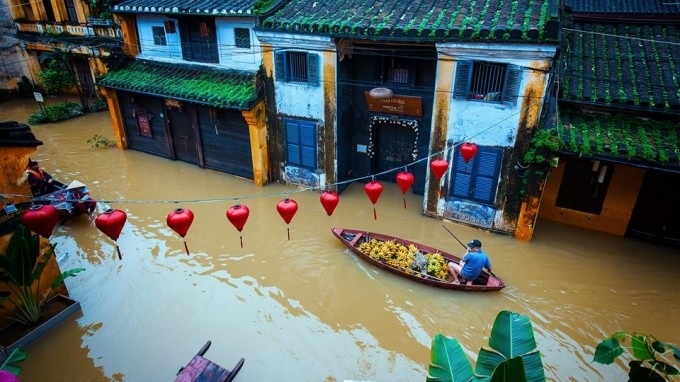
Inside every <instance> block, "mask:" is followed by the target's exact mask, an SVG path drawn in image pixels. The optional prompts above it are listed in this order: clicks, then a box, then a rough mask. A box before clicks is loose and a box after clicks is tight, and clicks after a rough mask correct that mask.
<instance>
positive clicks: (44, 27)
mask: <svg viewBox="0 0 680 382" xmlns="http://www.w3.org/2000/svg"><path fill="white" fill-rule="evenodd" d="M91 20H101V21H102V23H101V24H100V23H97V22H92V21H91ZM103 20H106V23H103V22H104V21H103ZM14 25H15V27H16V29H17V31H18V32H20V33H35V34H61V33H68V34H70V35H72V36H106V37H114V38H122V37H123V32H122V31H121V30H120V26H119V25H118V24H116V23H114V22H113V20H111V19H88V23H87V24H71V23H58V22H53V21H16V22H15V23H14Z"/></svg>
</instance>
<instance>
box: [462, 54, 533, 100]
mask: <svg viewBox="0 0 680 382" xmlns="http://www.w3.org/2000/svg"><path fill="white" fill-rule="evenodd" d="M494 66H504V68H505V69H504V71H505V73H504V75H503V80H502V81H503V84H502V85H501V86H500V91H498V92H491V93H500V94H498V95H499V98H500V99H486V98H487V97H488V94H491V93H487V96H485V97H483V98H481V99H480V98H474V97H471V94H472V90H473V89H472V86H473V84H472V80H473V77H474V75H475V73H476V71H475V69H476V70H477V72H478V71H481V70H482V68H486V67H494ZM454 77H455V84H454V91H453V96H454V98H458V99H465V100H468V101H475V102H485V103H494V104H506V105H517V99H518V98H519V85H520V82H521V81H522V71H521V68H520V67H519V66H517V65H512V64H507V63H501V62H490V61H471V60H461V61H456V69H455V76H454Z"/></svg>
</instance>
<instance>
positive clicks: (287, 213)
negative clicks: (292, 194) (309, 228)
mask: <svg viewBox="0 0 680 382" xmlns="http://www.w3.org/2000/svg"><path fill="white" fill-rule="evenodd" d="M276 210H277V211H278V212H279V215H281V218H282V219H283V221H285V222H286V224H288V223H290V221H291V220H293V216H295V213H296V212H297V210H298V204H297V202H296V201H295V200H293V199H290V198H285V199H283V200H282V201H280V202H278V203H277V204H276ZM287 230H288V240H290V229H289V228H287Z"/></svg>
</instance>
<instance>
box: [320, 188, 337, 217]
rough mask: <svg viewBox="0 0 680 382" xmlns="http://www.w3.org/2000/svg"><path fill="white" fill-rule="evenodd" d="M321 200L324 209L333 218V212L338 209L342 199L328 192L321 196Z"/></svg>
mask: <svg viewBox="0 0 680 382" xmlns="http://www.w3.org/2000/svg"><path fill="white" fill-rule="evenodd" d="M320 200H321V205H322V206H323V209H324V210H326V213H327V214H328V216H331V215H333V211H335V207H337V206H338V203H339V202H340V197H339V196H338V194H336V193H335V192H333V191H326V192H324V193H323V194H321V198H320Z"/></svg>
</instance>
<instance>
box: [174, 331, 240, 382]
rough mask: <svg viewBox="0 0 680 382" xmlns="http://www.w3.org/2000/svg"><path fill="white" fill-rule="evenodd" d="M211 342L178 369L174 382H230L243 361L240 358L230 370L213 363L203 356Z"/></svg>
mask: <svg viewBox="0 0 680 382" xmlns="http://www.w3.org/2000/svg"><path fill="white" fill-rule="evenodd" d="M210 344H211V342H210V341H208V342H206V343H205V345H203V347H202V348H201V349H200V350H199V351H198V353H196V355H195V356H194V358H192V359H191V361H189V363H188V364H187V365H186V366H185V367H183V368H181V369H179V371H178V372H177V378H175V382H231V381H233V380H234V378H235V377H236V374H238V372H239V371H241V368H242V367H243V363H244V362H245V360H244V359H243V358H241V359H240V360H239V361H238V362H237V363H236V366H234V368H233V369H232V370H229V369H225V368H223V367H222V366H220V365H218V364H216V363H213V362H212V361H210V360H209V359H207V358H204V357H203V356H204V355H205V353H206V352H207V351H208V349H209V348H210Z"/></svg>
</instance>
